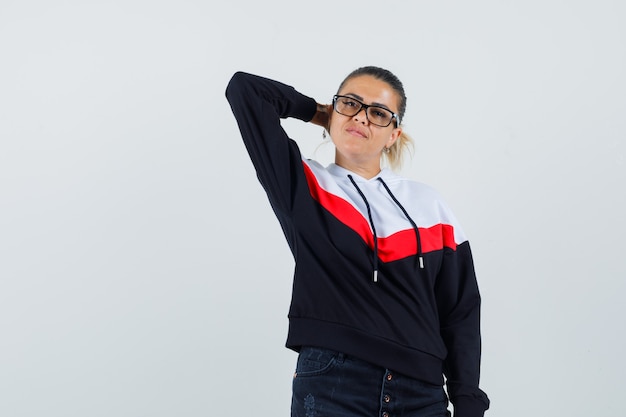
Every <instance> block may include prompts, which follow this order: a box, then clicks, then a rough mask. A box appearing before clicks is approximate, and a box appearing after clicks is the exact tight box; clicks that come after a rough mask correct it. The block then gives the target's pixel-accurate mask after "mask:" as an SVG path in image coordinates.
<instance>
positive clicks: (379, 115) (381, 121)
mask: <svg viewBox="0 0 626 417" xmlns="http://www.w3.org/2000/svg"><path fill="white" fill-rule="evenodd" d="M392 118H393V114H391V112H390V111H389V110H387V109H383V108H382V107H368V109H367V119H368V120H369V121H370V122H372V123H374V124H375V125H378V126H382V127H386V126H389V124H390V123H391V119H392Z"/></svg>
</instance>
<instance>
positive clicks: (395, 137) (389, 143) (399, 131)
mask: <svg viewBox="0 0 626 417" xmlns="http://www.w3.org/2000/svg"><path fill="white" fill-rule="evenodd" d="M401 134H402V128H401V127H396V128H394V129H393V131H392V132H391V136H389V140H388V141H387V146H386V147H387V148H390V147H391V146H392V145H393V144H394V143H396V141H397V140H398V138H399V137H400V135H401Z"/></svg>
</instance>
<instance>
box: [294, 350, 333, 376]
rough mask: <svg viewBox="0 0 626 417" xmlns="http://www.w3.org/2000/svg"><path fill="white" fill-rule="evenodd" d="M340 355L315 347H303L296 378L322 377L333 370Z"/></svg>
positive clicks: (299, 356)
mask: <svg viewBox="0 0 626 417" xmlns="http://www.w3.org/2000/svg"><path fill="white" fill-rule="evenodd" d="M339 355H340V353H338V352H335V351H332V350H328V349H321V348H315V347H303V348H302V349H301V350H300V354H299V355H298V363H297V365H296V373H295V375H294V377H296V378H299V377H307V376H315V375H322V374H325V373H327V372H329V371H330V370H331V369H333V368H334V367H335V365H336V363H337V358H338V357H339Z"/></svg>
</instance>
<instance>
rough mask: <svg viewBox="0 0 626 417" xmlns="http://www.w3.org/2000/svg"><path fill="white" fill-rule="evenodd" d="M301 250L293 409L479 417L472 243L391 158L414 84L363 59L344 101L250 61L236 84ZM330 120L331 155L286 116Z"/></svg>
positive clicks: (264, 170) (306, 414)
mask: <svg viewBox="0 0 626 417" xmlns="http://www.w3.org/2000/svg"><path fill="white" fill-rule="evenodd" d="M226 96H227V99H228V101H229V102H230V105H231V108H232V111H233V113H234V115H235V118H236V120H237V123H238V125H239V129H240V131H241V136H242V138H243V141H244V143H245V146H246V149H247V150H248V153H249V155H250V158H251V159H252V163H253V164H254V167H255V169H256V172H257V176H258V179H259V181H260V183H261V185H262V186H263V187H264V189H265V191H266V193H267V195H268V197H269V200H270V203H271V205H272V208H273V209H274V212H275V213H276V216H277V217H278V220H279V222H280V224H281V226H282V229H283V232H284V234H285V237H286V239H287V242H288V243H289V246H290V248H291V251H292V253H293V256H294V259H295V274H294V284H293V294H292V301H291V307H290V311H289V334H288V338H287V347H289V348H291V349H293V350H295V351H297V352H299V355H298V362H297V366H296V372H295V374H294V380H293V396H292V407H291V410H292V411H291V414H292V416H294V417H295V416H297V417H314V416H315V417H322V416H328V417H361V416H362V417H366V416H367V417H372V416H381V417H396V416H398V417H400V416H402V417H422V416H423V417H425V416H449V415H450V414H449V412H448V411H447V406H448V397H447V396H446V392H445V391H444V388H443V384H444V376H445V378H446V381H445V382H446V385H447V393H448V395H449V398H450V401H451V402H452V404H453V405H454V414H455V417H478V416H482V415H483V414H484V411H485V410H486V409H487V408H488V406H489V400H488V398H487V396H486V395H485V394H484V393H483V392H482V391H481V390H480V389H479V387H478V383H479V373H480V311H479V310H480V295H479V291H478V285H477V282H476V277H475V273H474V266H473V262H472V255H471V251H470V247H469V243H468V241H467V239H466V237H465V236H464V234H463V232H462V231H461V228H460V227H459V225H458V223H457V220H456V219H455V217H454V215H453V214H452V212H451V211H450V209H449V208H448V207H447V206H446V204H445V203H444V202H443V201H442V199H441V198H440V196H439V195H438V194H437V193H436V192H435V191H434V190H433V189H432V188H430V187H428V186H425V185H423V184H420V183H417V182H414V181H411V180H408V179H406V178H403V177H400V176H398V175H396V174H394V173H393V172H392V171H391V170H390V169H388V168H383V169H381V158H382V159H385V158H386V159H387V160H388V162H389V163H390V165H391V166H395V165H397V164H398V163H399V162H400V161H401V158H402V149H403V148H404V147H406V145H407V144H408V143H409V140H410V139H409V138H408V137H407V136H406V135H405V134H403V132H402V125H401V121H402V118H403V116H404V112H405V108H406V96H405V93H404V88H403V86H402V83H401V82H400V81H399V80H398V79H397V78H396V77H395V75H393V74H392V73H391V72H389V71H387V70H385V69H382V68H378V67H363V68H359V69H357V70H355V71H353V72H352V73H351V74H350V75H348V77H347V78H346V79H345V80H344V81H343V83H342V84H341V85H340V87H339V90H338V92H337V94H336V95H335V96H334V97H333V100H332V104H330V105H323V104H318V103H317V102H316V101H315V100H314V99H313V98H310V97H307V96H305V95H303V94H301V93H299V92H298V91H296V90H295V89H293V88H292V87H290V86H287V85H285V84H282V83H280V82H277V81H273V80H270V79H267V78H263V77H259V76H256V75H252V74H246V73H242V72H238V73H236V74H235V75H234V76H233V77H232V79H231V80H230V83H229V84H228V87H227V90H226ZM287 117H292V118H296V119H300V120H303V121H309V122H312V123H315V124H318V125H321V126H323V127H324V128H325V129H326V130H327V131H328V132H329V134H330V137H331V139H332V142H333V143H334V145H335V163H334V164H331V165H329V166H327V167H324V166H321V165H320V164H319V163H317V162H315V161H313V160H310V159H305V158H303V157H302V155H301V154H300V151H299V149H298V145H297V144H296V142H294V141H293V140H291V139H290V138H289V137H288V136H287V134H286V133H285V132H284V130H283V129H282V127H281V124H280V119H281V118H287Z"/></svg>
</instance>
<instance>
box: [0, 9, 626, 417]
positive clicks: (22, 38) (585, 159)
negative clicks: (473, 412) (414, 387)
mask: <svg viewBox="0 0 626 417" xmlns="http://www.w3.org/2000/svg"><path fill="white" fill-rule="evenodd" d="M625 21H626V3H624V2H623V1H620V0H615V1H610V0H595V1H577V0H567V1H566V0H561V1H559V0H541V1H539V0H525V1H522V0H519V1H518V0H509V1H496V0H491V1H489V0H477V1H461V0H456V1H434V0H431V1H386V2H381V1H361V2H349V1H343V0H332V1H328V0H320V1H317V2H306V3H305V2H294V1H286V0H285V1H278V0H267V1H254V0H247V1H236V0H231V1H227V2H210V1H196V0H188V1H185V0H177V1H173V0H163V1H159V0H156V1H147V0H125V1H121V0H114V1H111V0H107V1H104V0H102V1H72V0H66V1H61V0H57V1H43V0H39V1H29V0H20V1H11V0H2V1H1V3H0V416H3V417H35V416H36V417H41V416H47V417H53V416H54V417H56V416H58V417H61V416H62V417H85V416H94V417H96V416H98V417H99V416H103V417H104V416H106V417H111V416H116V417H139V416H142V417H143V416H146V417H147V416H150V417H161V416H164V417H165V416H208V415H222V416H233V415H237V416H252V415H254V416H270V415H271V416H287V415H288V413H289V405H290V396H291V392H290V390H291V378H292V373H293V369H294V366H295V360H296V355H295V353H293V352H291V351H289V350H287V349H286V348H284V342H285V338H286V331H287V310H288V307H289V302H290V291H291V275H292V272H293V261H292V258H291V255H290V252H289V249H288V246H287V244H286V243H285V242H284V239H283V236H282V232H281V230H280V227H279V225H278V222H277V221H276V219H275V217H274V215H273V212H272V211H271V208H270V206H269V203H268V202H267V198H266V196H265V194H264V192H263V190H262V189H261V187H260V185H259V184H258V181H257V179H256V177H255V174H254V171H253V169H252V165H251V163H250V161H249V159H248V157H247V155H246V153H245V150H244V147H243V144H242V143H241V140H240V136H239V132H238V130H237V126H236V123H235V120H234V118H233V117H232V113H231V112H230V108H229V107H228V103H227V102H226V100H225V97H224V90H225V88H226V85H227V83H228V81H229V79H230V76H231V75H232V74H233V73H234V72H235V71H237V70H243V71H248V72H253V73H257V74H260V75H264V76H267V77H270V78H274V79H278V80H280V81H283V82H285V83H287V84H290V85H293V86H295V87H296V88H297V89H298V90H299V91H301V92H303V93H304V94H307V95H309V96H312V97H314V98H316V99H317V100H318V101H320V102H328V101H329V100H330V98H331V97H332V94H334V93H335V91H336V89H337V87H338V85H339V82H340V81H341V80H342V79H343V78H344V77H345V76H346V75H347V74H348V73H349V72H350V71H351V70H353V69H354V68H356V67H358V66H361V65H378V66H382V67H385V68H388V69H390V70H391V71H393V72H394V73H396V74H397V75H398V76H399V77H400V79H401V80H403V82H404V84H405V88H406V91H407V95H408V108H407V113H406V117H405V120H404V122H405V130H406V131H407V132H409V133H410V134H411V135H412V136H413V138H414V139H415V142H416V146H415V153H414V156H413V158H412V160H411V161H409V162H408V164H407V165H406V167H405V168H404V169H403V170H402V172H401V173H402V174H404V175H406V176H409V177H411V178H413V179H416V180H418V181H422V182H425V183H428V184H430V185H432V186H434V187H435V188H437V189H438V190H439V191H440V192H441V193H442V194H443V195H444V196H445V198H446V199H447V200H448V202H449V203H450V205H451V206H452V207H453V209H454V211H455V213H456V215H457V217H458V218H459V219H460V221H461V223H462V225H463V227H464V229H465V232H466V234H467V235H468V236H469V238H470V241H471V242H472V246H473V251H474V256H475V263H476V269H477V273H478V277H479V285H480V288H481V292H482V295H483V310H482V327H483V366H482V379H481V386H482V388H483V389H484V390H485V391H486V392H487V393H488V394H489V396H490V398H491V400H492V407H491V409H490V411H488V412H487V415H488V416H508V417H527V416H559V415H562V416H570V417H574V416H575V417H588V416H604V417H621V416H623V415H624V414H623V413H624V411H623V406H622V405H621V397H622V394H623V393H622V391H623V375H624V374H625V373H626V366H625V361H624V357H623V352H624V351H626V340H625V339H626V337H625V335H624V326H625V317H626V307H624V305H625V303H624V302H623V301H622V300H623V298H624V296H623V294H624V292H625V290H626V284H625V281H626V263H625V262H624V236H625V235H626V221H625V220H624V213H626V191H625V189H626V188H625V182H626V117H625V116H626V81H625V77H624V74H626V26H625V25H624V22H625ZM284 126H285V128H286V129H287V130H288V132H289V134H290V135H291V136H292V137H294V138H296V139H297V140H298V141H299V143H300V144H301V148H302V151H303V153H305V154H306V155H308V156H310V157H316V158H318V159H319V160H320V161H321V162H322V163H324V164H326V163H329V162H331V158H330V156H331V155H332V145H323V146H321V147H319V145H320V143H321V142H322V138H321V133H322V132H321V129H320V128H318V127H315V126H312V125H308V124H305V123H302V122H297V121H292V120H287V121H285V123H284ZM318 147H319V149H318Z"/></svg>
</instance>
